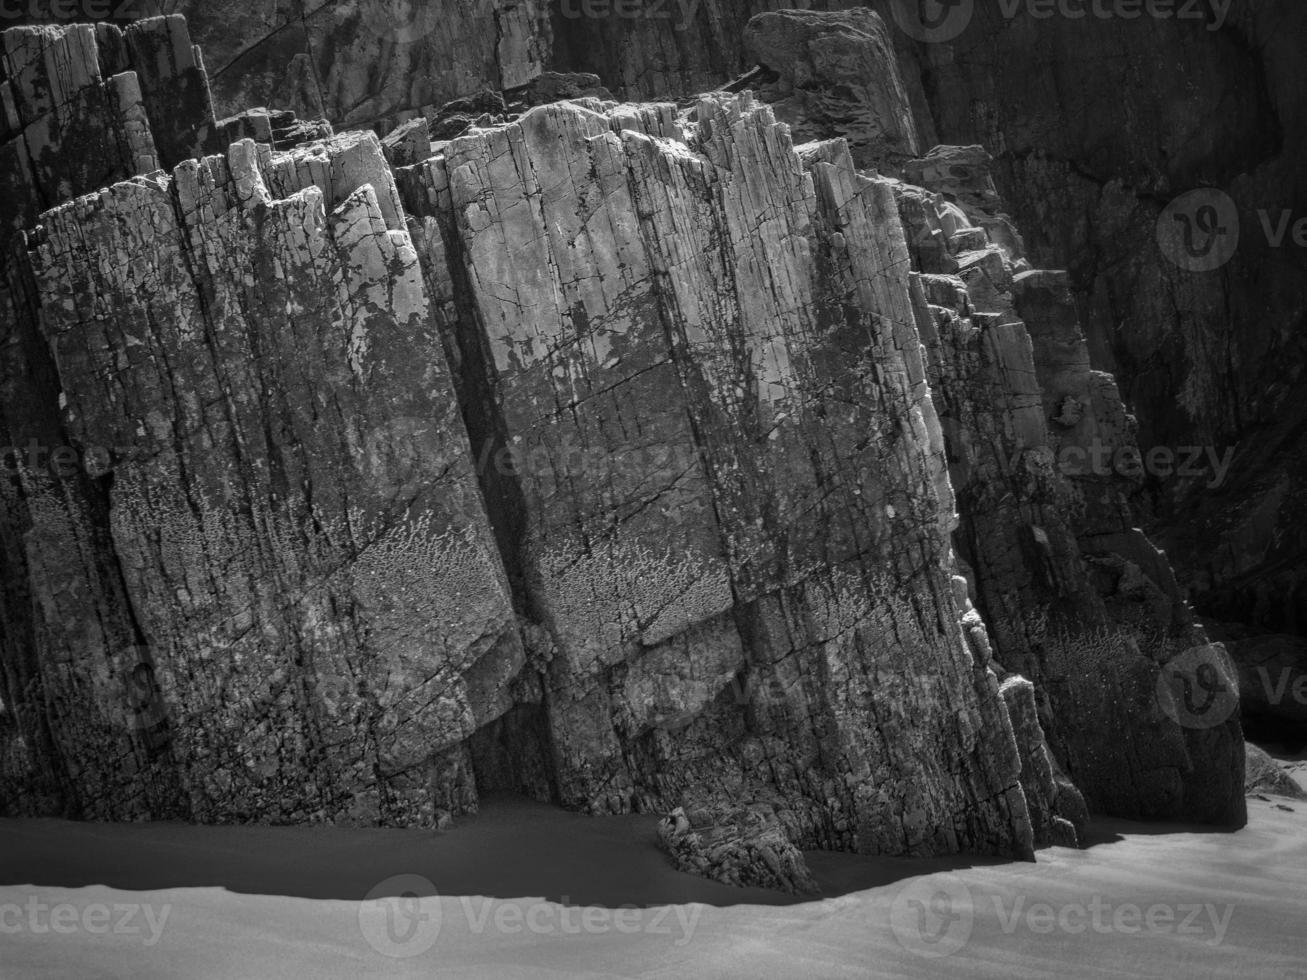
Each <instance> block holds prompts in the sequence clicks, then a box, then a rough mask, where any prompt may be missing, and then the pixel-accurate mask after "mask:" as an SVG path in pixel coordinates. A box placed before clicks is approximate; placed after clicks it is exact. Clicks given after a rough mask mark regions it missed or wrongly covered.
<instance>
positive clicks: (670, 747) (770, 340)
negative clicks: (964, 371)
mask: <svg viewBox="0 0 1307 980" xmlns="http://www.w3.org/2000/svg"><path fill="white" fill-rule="evenodd" d="M400 183H401V187H402V188H403V196H404V199H405V200H406V201H408V202H410V203H411V206H413V207H414V208H415V209H419V210H420V209H423V208H425V209H426V212H427V213H426V214H424V215H423V217H424V226H425V229H426V232H425V234H426V244H425V247H424V252H425V254H426V255H428V256H429V257H430V258H429V260H428V265H429V274H432V272H431V270H432V269H434V270H435V271H434V278H435V279H436V280H437V281H435V282H433V283H432V286H431V288H432V291H433V293H434V294H436V295H442V294H445V295H450V294H453V293H456V292H457V291H458V289H459V285H458V284H459V283H463V284H464V288H465V289H466V295H465V296H463V297H461V302H460V301H455V302H454V303H453V306H454V308H455V309H454V310H453V311H452V314H451V315H456V316H457V317H458V322H457V323H456V324H454V325H453V329H454V330H456V331H457V334H458V339H457V343H456V347H457V350H456V351H455V352H454V353H453V357H454V358H456V360H457V362H458V363H460V364H461V367H462V370H463V371H464V372H465V373H466V372H472V373H473V374H477V375H483V376H485V377H486V378H488V379H489V382H488V384H487V385H485V391H483V392H481V393H480V397H481V399H482V400H481V401H479V402H478V403H477V410H478V412H488V413H491V414H492V416H493V419H494V423H493V424H492V425H489V426H487V427H486V430H485V431H486V437H487V438H490V439H496V438H497V439H500V440H502V445H501V446H497V447H494V446H492V447H490V449H491V450H493V451H483V452H481V453H480V455H481V457H482V458H495V459H502V458H505V453H506V454H507V457H508V458H511V460H512V464H511V467H509V468H510V469H511V474H510V475H509V478H507V479H504V475H503V474H502V473H500V472H499V468H498V467H496V468H495V469H496V477H495V479H496V482H497V483H498V484H499V486H498V487H497V489H495V490H492V492H491V493H490V495H489V496H490V512H491V518H492V520H494V521H496V523H497V525H499V533H500V538H501V540H503V539H509V540H511V541H512V544H513V547H514V548H515V549H517V550H516V554H517V562H516V563H517V565H518V567H519V568H520V570H521V585H520V588H521V598H520V600H519V606H520V607H521V608H523V609H526V610H528V611H529V612H530V614H531V615H532V616H534V617H537V618H538V619H539V620H540V622H541V623H542V624H544V625H545V626H546V627H547V628H548V631H549V635H550V639H551V641H552V649H551V656H552V659H551V660H550V662H549V666H548V670H547V673H546V676H545V677H544V680H543V685H542V687H543V690H542V694H541V697H542V700H543V702H544V710H545V713H546V716H547V724H548V726H549V730H550V732H551V735H552V741H553V745H554V752H555V764H556V773H555V776H556V780H557V786H558V792H559V795H560V798H561V799H562V800H563V801H564V802H565V803H567V804H569V805H573V806H582V807H586V808H589V809H592V810H599V811H621V810H624V809H627V808H628V807H630V806H632V805H635V806H638V807H639V808H641V809H657V810H663V811H665V810H667V809H670V808H671V807H672V806H674V805H676V804H678V803H680V802H681V801H682V800H686V799H691V800H694V801H696V802H698V803H702V804H704V805H708V804H711V803H714V802H716V801H729V800H737V799H741V798H757V799H760V800H767V801H770V802H773V803H774V804H775V806H776V809H777V811H778V813H780V814H781V819H782V821H783V822H784V823H785V825H786V828H787V830H788V831H789V832H790V834H791V836H792V837H793V838H794V839H795V841H796V842H797V843H800V844H801V846H828V847H838V848H845V849H850V848H856V849H859V850H863V851H866V852H870V853H926V852H940V851H947V850H953V849H956V848H957V847H958V846H965V847H968V848H975V849H992V848H997V849H1011V848H1012V847H1013V846H1014V844H1016V845H1017V846H1018V847H1019V846H1024V845H1021V844H1019V843H1018V842H1019V841H1020V840H1025V839H1026V837H1025V835H1027V834H1028V829H1027V828H1026V815H1025V812H1024V800H1023V799H1021V798H1019V794H1018V793H1014V792H1013V791H1014V790H1015V789H1016V785H1015V782H1014V779H1015V776H1016V774H1017V771H1018V770H1019V762H1018V761H1017V760H1016V758H1015V755H1014V745H1013V743H1012V740H1011V735H1010V729H1009V727H1008V725H1007V722H1006V719H1005V717H1004V714H1003V711H1002V706H1001V700H1000V699H998V698H997V688H996V681H995V678H994V677H993V675H992V674H991V673H990V672H989V670H988V667H987V665H986V664H984V663H983V662H979V661H977V660H975V659H974V658H973V655H972V654H971V653H970V651H969V648H968V647H967V645H966V642H965V639H964V638H963V636H962V634H961V630H960V626H959V619H960V616H959V612H958V610H957V608H956V606H955V605H954V599H953V592H952V587H951V582H950V571H951V553H950V548H949V544H948V535H949V533H950V531H951V529H952V526H953V520H954V519H953V507H952V501H951V496H950V495H949V493H948V484H947V480H946V478H945V475H944V459H943V442H942V436H941V434H940V432H939V429H938V425H937V423H936V421H935V415H934V408H933V405H932V403H931V401H930V395H929V390H928V388H927V386H926V383H925V365H924V363H923V360H922V354H921V347H920V342H919V341H918V339H917V336H916V332H915V328H914V326H913V322H912V319H911V306H910V301H909V295H908V278H907V274H906V253H905V250H904V246H903V242H902V239H901V236H899V237H896V236H895V231H896V230H897V222H896V221H895V220H894V218H895V211H894V204H893V197H892V195H891V194H890V193H889V191H888V189H886V188H884V187H882V186H880V185H877V184H874V183H873V182H870V181H865V180H863V179H861V178H859V177H858V176H857V175H856V174H855V173H854V171H853V168H852V163H851V160H850V159H849V156H848V152H847V148H845V147H844V145H843V144H842V143H841V144H837V145H831V146H828V147H824V148H822V152H820V153H817V154H816V155H815V157H814V158H813V160H812V165H811V169H809V167H808V166H807V165H806V164H805V161H804V159H803V158H801V157H800V156H799V155H798V153H796V151H795V150H794V148H793V147H792V146H791V144H790V142H789V139H788V137H787V135H786V134H785V131H784V129H783V128H782V127H780V126H779V125H777V124H776V123H775V122H774V120H773V118H772V115H771V113H770V111H769V110H768V109H767V108H766V107H763V106H760V105H758V104H756V103H755V102H754V101H753V100H752V99H751V98H750V97H748V96H747V95H745V96H740V97H736V98H729V97H726V98H719V99H713V100H706V101H704V102H702V103H701V104H700V105H699V106H698V108H697V109H696V110H694V112H693V113H692V114H691V118H689V119H686V120H680V119H678V118H677V117H676V116H675V114H674V112H673V109H672V107H671V106H647V107H625V106H603V105H600V104H598V103H590V104H589V105H579V104H560V105H555V106H545V107H542V108H539V109H535V110H533V111H531V112H528V113H527V114H526V115H525V116H523V117H522V118H521V119H520V120H519V121H518V122H516V123H512V124H509V125H507V126H504V127H497V128H494V129H489V130H485V131H481V132H477V133H474V134H471V135H466V136H463V137H460V138H459V139H456V140H454V141H452V142H450V143H448V144H446V145H444V146H443V148H442V150H441V152H440V153H439V154H438V155H437V156H436V157H434V158H432V159H431V160H429V161H427V162H426V163H423V164H418V165H415V166H413V167H409V168H405V169H404V170H402V171H401V177H400ZM441 212H445V213H447V214H448V215H450V216H452V220H443V221H442V220H441ZM886 232H888V233H886ZM442 256H443V257H445V259H446V260H447V261H448V263H449V265H451V266H455V267H456V268H455V272H456V273H457V275H456V277H455V278H453V279H451V281H450V282H448V283H444V282H441V281H439V280H440V279H441V277H442V276H443V275H444V273H443V270H441V269H440V263H439V261H438V260H439V259H440V258H441V257H442ZM458 266H461V268H457V267H458ZM469 397H472V395H471V393H469ZM473 438H474V442H475V441H476V439H477V434H476V433H474V436H473ZM964 772H965V775H963V776H961V778H958V775H957V774H959V773H964ZM1018 826H1019V827H1020V830H1014V829H1012V828H1014V827H1018Z"/></svg>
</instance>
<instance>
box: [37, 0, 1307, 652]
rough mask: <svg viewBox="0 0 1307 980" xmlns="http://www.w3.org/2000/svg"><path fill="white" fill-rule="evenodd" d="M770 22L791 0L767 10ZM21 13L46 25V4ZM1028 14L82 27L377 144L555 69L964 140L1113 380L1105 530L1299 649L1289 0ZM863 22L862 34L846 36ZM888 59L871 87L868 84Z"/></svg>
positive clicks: (469, 15)
mask: <svg viewBox="0 0 1307 980" xmlns="http://www.w3.org/2000/svg"><path fill="white" fill-rule="evenodd" d="M787 5H788V6H794V7H799V8H802V9H801V10H799V11H789V12H780V11H779V10H778V8H782V7H785V6H787ZM165 7H166V9H165ZM437 7H438V8H439V9H437ZM861 8H866V9H865V10H862V9H861ZM97 9H98V8H97ZM1063 9H1065V10H1066V11H1067V12H1068V13H1067V14H1066V15H1064V13H1063ZM23 10H24V13H23V16H24V17H28V18H32V19H37V20H43V21H45V22H53V23H62V22H63V20H61V18H66V16H67V15H66V14H65V13H61V8H60V7H59V6H58V5H53V4H50V3H48V2H46V0H32V2H31V3H28V4H25V5H24V8H23ZM1049 10H1050V8H1048V7H1047V6H1043V5H1041V6H1039V7H1038V8H1036V6H1035V5H1032V4H1027V3H1021V2H1015V0H1014V2H1012V3H1007V4H1000V5H998V7H997V8H995V7H994V5H992V4H989V5H987V4H976V3H973V2H971V0H966V2H958V3H954V4H949V5H946V6H943V7H941V8H940V17H941V20H940V23H939V24H937V25H934V26H933V27H932V26H931V25H927V24H924V23H923V22H921V20H920V14H919V12H918V11H917V8H916V5H915V3H914V2H912V0H803V2H801V3H800V2H796V3H793V4H786V3H783V2H781V0H748V2H731V3H725V2H722V0H623V2H621V3H609V2H607V0H548V2H546V0H457V2H452V0H451V2H449V3H444V4H440V5H431V4H419V3H409V2H395V0H350V2H332V3H304V2H295V3H291V4H288V5H281V6H277V7H275V8H273V9H272V10H270V11H269V10H263V9H255V5H253V4H251V3H250V2H249V0H216V2H215V0H209V2H205V3H195V2H191V0H179V2H177V3H171V4H167V5H163V4H161V3H159V2H158V0H123V2H121V3H115V4H114V5H112V9H111V10H110V9H108V7H107V6H106V9H105V11H102V13H104V14H106V15H107V16H108V19H109V20H114V21H120V22H127V21H130V20H132V19H134V18H139V17H142V16H145V15H148V14H158V13H166V12H168V13H170V12H181V13H183V14H186V15H188V16H189V17H190V20H191V29H192V31H193V32H194V33H195V35H196V37H197V38H198V39H199V40H200V41H201V42H202V44H203V46H204V48H205V51H206V52H207V54H208V57H209V59H210V64H211V68H212V74H213V87H214V92H215V102H216V105H217V106H218V115H219V116H228V115H234V114H236V113H239V112H242V111H244V110H245V109H246V108H247V107H249V106H257V105H276V106H277V107H279V108H282V109H289V110H293V111H294V112H297V113H298V114H299V115H300V116H303V117H305V118H318V117H326V118H328V119H329V120H331V121H332V122H333V123H334V124H336V125H337V126H338V127H357V126H372V127H374V128H376V129H377V130H378V132H379V133H381V134H384V133H385V132H387V131H388V130H389V129H390V128H391V126H392V125H394V124H395V123H396V122H399V121H403V120H406V119H411V118H415V117H425V118H428V119H433V120H434V119H437V118H440V117H441V116H442V107H443V106H445V105H446V104H447V103H450V102H451V100H452V101H454V103H455V105H456V106H460V107H462V106H466V105H467V104H468V103H469V102H477V101H478V100H480V99H481V97H482V96H483V95H486V94H490V93H494V94H495V98H496V99H497V98H498V94H497V93H498V92H500V91H504V92H506V93H507V95H508V98H509V100H510V101H511V100H513V99H514V98H516V97H517V96H518V95H520V94H521V93H524V92H526V91H527V90H528V89H530V88H531V87H532V86H533V85H539V84H540V83H541V80H545V87H547V88H553V89H554V90H555V91H557V90H558V87H557V86H556V85H554V84H553V83H552V82H549V81H548V80H549V79H550V78H551V77H553V73H554V72H562V73H564V76H563V77H568V75H567V73H575V72H583V73H593V74H594V75H596V76H597V78H598V80H597V82H595V84H596V85H597V84H600V83H602V84H604V85H607V86H608V88H609V89H611V91H613V92H615V93H617V95H618V97H619V98H627V99H633V100H646V99H651V98H652V99H661V98H676V99H681V100H684V99H687V98H690V99H692V98H693V97H694V96H695V95H696V94H697V93H700V92H704V91H707V90H710V89H713V88H716V87H718V86H721V85H723V84H724V83H726V82H727V81H728V80H730V79H734V78H737V77H738V76H740V75H741V73H744V72H748V73H749V77H748V78H747V83H748V84H749V85H750V86H751V87H752V88H753V89H754V90H755V91H757V92H758V94H759V96H760V97H761V98H763V99H764V100H766V101H769V102H770V103H772V105H773V109H774V111H775V113H776V114H777V118H778V119H780V120H781V121H783V122H786V123H789V124H791V125H792V126H793V127H794V130H793V131H794V134H795V139H796V142H800V143H801V142H804V141H806V140H808V139H811V138H831V137H835V136H843V137H845V138H847V139H848V140H849V142H850V149H851V152H852V154H853V157H854V160H855V163H857V164H858V165H859V166H869V165H883V164H885V163H887V162H891V163H893V164H894V166H898V165H900V164H901V163H903V162H904V160H905V159H906V158H910V157H913V156H922V155H924V154H925V153H926V152H927V151H928V150H930V149H931V148H932V147H933V146H935V145H937V144H945V145H959V146H970V145H980V146H983V147H985V148H986V150H988V151H989V152H990V153H992V154H993V158H994V164H993V177H994V180H995V183H996V186H997V188H998V190H999V192H1000V193H1001V196H1002V198H1003V199H1004V200H1005V202H1006V203H1007V207H1008V209H1009V210H1010V212H1011V214H1012V215H1013V217H1014V218H1015V224H1016V225H1017V226H1018V227H1020V228H1021V229H1022V232H1023V234H1024V236H1025V240H1024V247H1025V248H1027V250H1028V252H1029V256H1030V261H1031V262H1032V264H1033V265H1035V266H1038V267H1041V268H1045V269H1058V270H1066V273H1067V279H1066V288H1067V291H1068V292H1067V294H1066V295H1067V297H1068V298H1069V299H1070V301H1071V302H1073V303H1074V305H1075V309H1076V314H1077V318H1078V320H1079V321H1080V323H1081V326H1082V328H1083V332H1084V335H1085V342H1086V343H1085V348H1084V349H1085V351H1086V353H1087V354H1088V355H1089V356H1090V357H1091V359H1092V363H1093V367H1094V369H1095V370H1097V371H1103V372H1109V373H1111V374H1112V375H1113V376H1114V377H1115V378H1116V380H1117V383H1118V384H1119V385H1120V393H1121V396H1122V398H1123V400H1124V402H1125V403H1126V404H1127V405H1128V406H1130V410H1131V412H1132V413H1133V414H1134V417H1135V419H1136V420H1137V425H1138V429H1137V433H1136V438H1137V442H1138V447H1139V450H1140V459H1141V460H1145V461H1146V460H1150V459H1151V460H1154V461H1155V462H1153V463H1152V464H1149V465H1146V466H1145V465H1143V464H1141V465H1140V466H1139V467H1138V471H1139V477H1138V479H1136V480H1135V486H1134V487H1133V489H1132V491H1131V493H1130V494H1129V495H1128V504H1129V506H1130V509H1131V512H1132V514H1133V517H1132V518H1131V522H1132V524H1133V525H1134V526H1139V527H1144V528H1146V529H1148V530H1149V532H1150V533H1151V535H1152V536H1153V538H1154V539H1155V540H1156V541H1158V542H1159V544H1161V545H1162V546H1163V547H1165V548H1166V550H1167V552H1168V553H1169V554H1170V556H1171V559H1172V561H1173V562H1174V563H1175V571H1176V575H1177V578H1178V580H1179V583H1180V585H1181V587H1182V588H1183V589H1184V590H1186V591H1187V592H1188V593H1189V594H1190V595H1191V596H1192V597H1193V600H1194V602H1195V605H1196V607H1197V608H1198V610H1199V611H1200V612H1201V613H1202V614H1203V615H1204V616H1205V617H1207V618H1208V620H1209V622H1210V623H1211V625H1212V626H1213V628H1214V629H1215V630H1216V632H1218V633H1219V635H1220V636H1221V637H1222V638H1224V639H1226V640H1228V641H1229V643H1230V646H1231V649H1232V650H1233V651H1235V653H1236V655H1237V656H1238V657H1239V659H1240V662H1241V663H1244V664H1250V663H1252V662H1253V661H1254V660H1256V658H1257V657H1258V654H1257V652H1256V649H1255V643H1253V645H1249V642H1246V641H1256V640H1258V639H1259V638H1265V637H1268V636H1274V635H1286V636H1291V637H1296V638H1297V639H1301V636H1302V631H1303V623H1304V621H1307V612H1305V611H1304V609H1305V606H1304V594H1303V588H1304V586H1303V582H1304V581H1307V578H1305V577H1304V573H1303V568H1302V561H1301V556H1302V554H1303V541H1302V526H1303V525H1302V522H1301V521H1300V520H1298V516H1297V515H1298V513H1299V511H1300V510H1301V504H1302V500H1303V496H1304V489H1303V488H1304V479H1305V477H1304V473H1303V471H1302V467H1301V465H1300V461H1301V459H1302V458H1304V454H1303V453H1302V451H1301V446H1300V442H1301V439H1300V436H1299V433H1300V431H1301V429H1302V424H1301V423H1302V417H1301V410H1300V407H1301V405H1302V404H1304V399H1303V397H1302V393H1303V392H1302V385H1303V379H1302V377H1301V368H1300V365H1301V363H1302V361H1303V357H1304V353H1305V352H1304V349H1303V339H1302V338H1303V336H1304V333H1303V331H1302V329H1301V325H1302V321H1303V316H1304V309H1305V308H1307V299H1305V298H1304V294H1303V290H1302V289H1301V283H1302V282H1303V281H1304V275H1303V273H1304V266H1305V264H1307V250H1305V249H1304V248H1303V242H1305V241H1307V238H1304V237H1303V235H1302V232H1301V227H1302V222H1303V220H1304V219H1305V218H1307V170H1304V166H1303V163H1302V161H1303V160H1304V159H1307V153H1304V147H1303V146H1302V145H1301V142H1300V141H1301V138H1302V137H1301V134H1302V133H1303V132H1305V131H1307V127H1304V126H1303V119H1304V113H1305V112H1307V103H1305V102H1304V100H1303V98H1302V91H1301V86H1300V85H1298V84H1297V77H1298V70H1297V64H1298V51H1299V50H1300V49H1301V47H1302V45H1303V43H1304V42H1307V12H1305V11H1304V9H1303V7H1302V5H1301V4H1298V3H1294V2H1291V0H1275V2H1255V0H1230V2H1228V3H1224V2H1221V3H1215V2H1214V3H1210V4H1208V3H1202V4H1195V3H1189V4H1182V5H1170V4H1164V5H1162V6H1161V7H1159V8H1158V10H1159V11H1160V13H1159V14H1158V16H1152V15H1151V14H1150V15H1148V16H1143V15H1139V14H1138V12H1136V11H1134V8H1133V7H1132V6H1131V5H1128V4H1127V5H1119V6H1113V5H1105V6H1103V7H1101V8H1094V9H1091V10H1090V11H1088V13H1087V15H1085V16H1078V15H1077V12H1078V11H1080V10H1081V7H1080V5H1069V6H1066V7H1065V8H1056V9H1052V11H1051V13H1050V12H1049ZM867 11H871V12H874V13H876V14H879V15H880V17H881V18H882V20H883V22H884V23H885V24H887V25H888V26H889V28H890V29H889V32H888V34H887V35H882V34H880V33H879V32H878V30H876V29H874V28H873V29H871V30H866V29H864V26H860V25H863V18H865V17H867V16H869V14H868V13H867ZM819 12H828V13H829V14H830V15H832V16H830V17H824V15H822V14H820V13H819ZM755 15H760V16H758V17H757V18H756V19H755ZM823 19H824V24H819V21H821V20H823ZM868 38H871V39H872V43H870V44H869V43H868ZM889 61H893V62H895V63H897V65H898V66H899V69H900V72H899V77H898V78H897V79H895V78H892V77H891V76H890V74H889V73H886V72H883V71H879V70H877V68H876V66H877V65H881V64H885V63H888V62H889ZM571 87H572V88H577V86H575V85H573V86H571ZM582 87H585V86H582ZM487 90H490V93H488V92H487ZM458 111H461V110H458ZM482 111H483V110H482ZM477 115H479V111H478V112H473V113H472V114H471V118H476V117H477ZM868 152H869V153H870V154H871V155H870V156H866V155H864V154H865V153H868ZM873 158H874V159H873ZM1207 208H1215V211H1209V210H1204V209H1207ZM1200 212H1202V213H1201V214H1200ZM1209 214H1219V215H1223V216H1224V218H1225V219H1226V220H1224V221H1223V222H1221V223H1219V225H1212V226H1211V227H1210V229H1209V230H1210V234H1206V233H1201V228H1200V227H1199V226H1198V225H1197V224H1194V222H1196V221H1198V220H1199V219H1200V218H1202V219H1203V221H1204V222H1206V215H1209ZM1177 221H1179V222H1186V221H1188V222H1189V223H1190V227H1191V229H1192V230H1191V234H1195V233H1197V234H1198V237H1197V238H1194V239H1193V240H1192V241H1191V242H1190V245H1191V247H1194V248H1198V249H1201V250H1203V251H1204V253H1205V255H1206V256H1207V257H1208V258H1211V259H1212V260H1213V261H1212V262H1211V263H1210V265H1207V266H1204V267H1203V268H1201V269H1195V268H1191V267H1190V265H1191V263H1190V262H1189V260H1188V259H1186V258H1185V256H1184V253H1183V251H1182V250H1181V251H1177V249H1182V241H1181V239H1180V238H1174V236H1172V237H1173V238H1174V240H1169V239H1167V238H1166V237H1165V236H1164V235H1163V236H1162V237H1160V238H1159V229H1160V230H1161V231H1163V232H1165V231H1167V230H1168V229H1169V230H1170V231H1173V232H1175V234H1176V235H1180V234H1181V233H1182V227H1181V225H1179V224H1176V223H1175V222H1177ZM1203 227H1207V224H1206V223H1205V224H1204V225H1203ZM1096 446H1097V444H1096ZM1101 448H1103V449H1106V448H1107V447H1106V446H1102V447H1101ZM1110 465H1115V463H1112V464H1110ZM1127 465H1130V464H1127Z"/></svg>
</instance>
